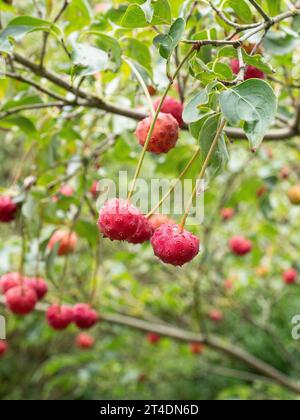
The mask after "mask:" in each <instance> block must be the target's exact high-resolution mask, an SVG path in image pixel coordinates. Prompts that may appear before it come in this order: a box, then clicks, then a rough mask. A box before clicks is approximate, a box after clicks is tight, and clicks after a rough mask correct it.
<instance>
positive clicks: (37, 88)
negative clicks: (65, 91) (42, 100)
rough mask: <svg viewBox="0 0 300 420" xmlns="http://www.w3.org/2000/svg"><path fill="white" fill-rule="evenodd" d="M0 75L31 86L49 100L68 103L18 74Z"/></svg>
mask: <svg viewBox="0 0 300 420" xmlns="http://www.w3.org/2000/svg"><path fill="white" fill-rule="evenodd" d="M0 75H3V76H5V77H9V78H10V79H14V80H18V81H19V82H23V83H26V84H27V85H31V86H32V87H34V88H35V89H36V90H38V91H40V92H42V93H45V94H46V95H48V96H50V97H51V98H54V99H57V100H58V101H61V102H65V103H70V102H69V101H67V100H66V99H65V98H64V97H63V96H60V95H58V94H56V93H54V92H52V91H50V90H48V89H46V88H44V87H42V86H41V84H39V83H36V82H34V81H33V80H30V79H28V78H27V77H24V76H22V75H21V74H18V73H10V72H1V71H0Z"/></svg>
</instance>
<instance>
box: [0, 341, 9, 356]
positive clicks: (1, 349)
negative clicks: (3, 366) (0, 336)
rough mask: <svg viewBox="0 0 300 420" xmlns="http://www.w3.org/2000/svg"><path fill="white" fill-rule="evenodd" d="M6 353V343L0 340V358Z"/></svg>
mask: <svg viewBox="0 0 300 420" xmlns="http://www.w3.org/2000/svg"><path fill="white" fill-rule="evenodd" d="M7 351H8V344H7V341H4V340H0V357H2V356H4V355H5V353H7Z"/></svg>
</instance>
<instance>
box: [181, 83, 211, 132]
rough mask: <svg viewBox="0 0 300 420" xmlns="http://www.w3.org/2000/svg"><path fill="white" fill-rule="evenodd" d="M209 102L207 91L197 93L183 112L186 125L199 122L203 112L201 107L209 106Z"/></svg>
mask: <svg viewBox="0 0 300 420" xmlns="http://www.w3.org/2000/svg"><path fill="white" fill-rule="evenodd" d="M208 100H209V97H208V94H207V91H206V89H203V90H201V91H200V92H198V93H196V95H194V96H193V97H192V98H191V99H190V100H189V101H188V102H187V104H186V105H185V107H184V111H183V120H184V122H185V123H187V124H190V123H192V122H196V121H198V120H199V119H200V118H201V116H202V112H201V110H200V108H199V107H200V105H204V104H207V103H208Z"/></svg>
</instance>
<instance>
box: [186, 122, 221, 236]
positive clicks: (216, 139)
mask: <svg viewBox="0 0 300 420" xmlns="http://www.w3.org/2000/svg"><path fill="white" fill-rule="evenodd" d="M225 125H226V120H225V119H222V121H221V123H220V125H219V128H218V130H217V132H216V135H215V138H214V139H213V142H212V144H211V146H210V149H209V151H208V153H207V156H206V158H205V161H204V162H203V165H202V168H201V171H200V173H199V175H198V177H197V180H200V179H202V178H203V176H204V174H205V171H206V169H207V167H208V165H209V162H210V159H211V158H212V156H213V153H214V151H215V148H216V146H217V144H218V141H219V138H220V136H221V134H222V131H223V130H224V128H225ZM197 184H198V183H197V182H196V185H195V188H194V189H193V192H192V195H191V198H190V200H189V202H188V205H187V207H186V210H185V213H184V215H183V217H182V220H181V222H180V225H179V227H180V228H181V230H183V228H184V226H185V223H186V220H187V218H188V215H189V213H190V211H191V208H192V205H193V201H194V198H195V197H196V194H197V191H198V185H197Z"/></svg>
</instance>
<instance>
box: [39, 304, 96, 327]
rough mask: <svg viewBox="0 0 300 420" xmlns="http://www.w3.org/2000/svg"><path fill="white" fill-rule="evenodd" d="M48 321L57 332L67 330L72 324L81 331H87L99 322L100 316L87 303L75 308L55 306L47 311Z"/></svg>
mask: <svg viewBox="0 0 300 420" xmlns="http://www.w3.org/2000/svg"><path fill="white" fill-rule="evenodd" d="M46 319H47V322H48V324H49V325H50V326H51V327H52V328H53V329H54V330H57V331H62V330H65V329H66V328H67V327H68V326H69V325H70V324H72V323H74V324H75V325H76V326H77V327H78V328H79V329H82V330H86V329H89V328H91V327H93V326H94V325H95V324H96V323H97V322H98V320H99V315H98V313H97V312H96V311H95V310H94V309H92V308H91V306H90V305H89V304H87V303H78V304H77V305H75V306H74V307H71V306H68V305H58V304H55V305H51V306H49V308H48V309H47V313H46Z"/></svg>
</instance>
